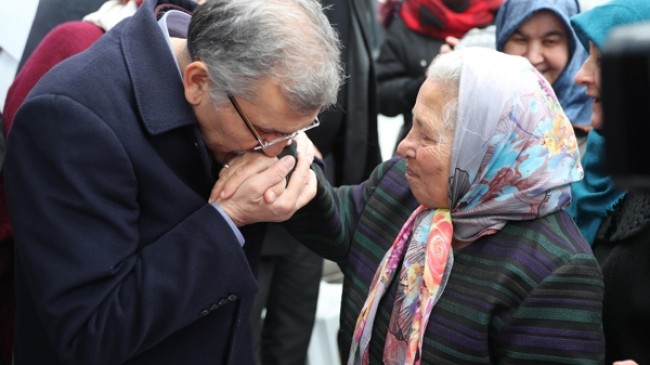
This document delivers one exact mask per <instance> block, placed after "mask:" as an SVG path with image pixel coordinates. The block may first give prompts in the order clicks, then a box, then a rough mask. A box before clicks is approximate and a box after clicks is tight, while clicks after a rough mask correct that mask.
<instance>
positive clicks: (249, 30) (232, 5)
mask: <svg viewBox="0 0 650 365" xmlns="http://www.w3.org/2000/svg"><path fill="white" fill-rule="evenodd" d="M187 38H188V39H187V47H188V51H189V56H190V58H191V59H192V61H197V60H200V61H202V62H204V63H205V64H206V65H207V67H208V72H209V74H210V79H211V81H212V88H211V90H212V91H211V96H212V99H213V100H214V102H215V103H216V104H217V105H222V103H223V102H224V101H227V99H225V94H232V95H239V96H243V97H244V98H247V99H249V100H255V98H258V97H259V98H263V97H264V96H263V95H257V96H256V95H254V87H255V86H256V85H257V83H258V82H259V81H260V80H262V79H264V78H271V79H272V80H274V81H275V82H277V84H278V85H279V86H280V88H281V90H282V93H283V95H284V96H285V97H286V98H287V100H288V101H289V104H290V105H291V107H292V108H294V109H295V110H296V111H297V112H299V113H304V114H305V115H306V114H309V113H313V112H314V110H320V109H323V108H325V107H327V106H329V105H333V104H334V103H335V102H336V96H337V93H338V89H339V87H340V84H341V82H342V78H343V68H342V66H341V63H340V60H339V56H340V50H339V42H338V37H337V35H336V32H335V31H334V29H333V28H332V26H331V25H330V23H329V21H328V20H327V17H326V16H325V14H324V13H323V8H322V6H321V4H320V1H318V0H208V1H207V2H206V3H205V4H202V5H201V6H199V7H198V8H197V9H196V10H195V12H194V14H193V15H192V20H191V22H190V27H189V31H188V37H187Z"/></svg>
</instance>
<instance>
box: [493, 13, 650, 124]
mask: <svg viewBox="0 0 650 365" xmlns="http://www.w3.org/2000/svg"><path fill="white" fill-rule="evenodd" d="M645 1H648V2H650V0H645ZM540 10H549V11H551V12H553V13H554V14H555V15H557V16H558V18H560V20H561V21H562V23H563V24H564V26H565V27H566V29H567V33H568V35H569V61H568V63H567V65H566V67H565V68H564V70H563V71H562V73H561V74H560V76H559V77H558V78H557V80H555V82H554V83H553V85H552V86H553V91H555V95H556V96H557V98H558V100H559V101H560V105H562V108H563V109H564V113H565V114H566V115H567V117H568V118H569V120H570V121H571V124H573V125H582V126H588V125H590V123H591V104H592V100H591V98H589V97H588V96H587V95H586V93H585V92H586V90H585V87H584V86H581V85H578V84H576V83H575V81H574V80H573V78H574V76H575V74H576V73H578V70H580V67H582V64H583V63H584V61H585V60H586V59H587V51H586V50H585V48H584V47H583V46H582V44H581V43H580V42H579V41H578V38H577V36H576V34H575V33H574V31H573V28H572V27H571V23H570V18H571V17H572V16H574V15H576V14H578V13H579V12H580V6H579V5H578V2H577V1H576V0H508V1H506V2H505V3H504V4H503V5H501V7H500V8H499V12H498V13H497V17H496V21H495V22H496V23H495V24H496V49H497V51H501V52H503V47H504V45H505V43H506V41H507V40H508V39H509V38H510V36H512V34H513V33H514V32H515V31H516V30H517V29H519V27H521V25H522V24H523V23H524V22H526V21H527V20H528V19H530V18H531V17H532V16H533V15H534V14H535V13H536V12H538V11H540Z"/></svg>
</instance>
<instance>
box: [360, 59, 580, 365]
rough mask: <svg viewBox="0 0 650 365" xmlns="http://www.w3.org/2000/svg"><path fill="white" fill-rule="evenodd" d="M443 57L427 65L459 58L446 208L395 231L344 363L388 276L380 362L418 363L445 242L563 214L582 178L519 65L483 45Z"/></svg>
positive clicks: (569, 132)
mask: <svg viewBox="0 0 650 365" xmlns="http://www.w3.org/2000/svg"><path fill="white" fill-rule="evenodd" d="M453 54H455V55H454V56H452V55H451V54H450V55H443V56H441V57H440V58H439V59H437V60H436V61H435V62H434V65H435V64H436V63H438V62H445V61H444V60H447V59H452V58H450V57H457V56H459V57H461V58H462V59H463V61H462V62H463V68H462V77H461V81H460V87H459V95H458V114H457V117H456V126H455V130H454V140H453V147H452V153H451V166H450V172H449V174H450V178H449V179H450V181H449V206H450V207H452V209H451V211H447V210H444V209H430V208H426V207H424V206H420V207H418V208H417V209H416V211H415V212H413V214H412V215H411V217H410V218H409V219H408V220H407V222H406V223H405V224H404V226H403V227H402V229H401V231H400V233H399V234H398V236H397V238H396V239H395V241H394V243H393V245H392V246H391V247H390V249H389V250H388V251H387V252H386V254H385V256H384V258H383V260H382V261H381V263H380V265H379V267H378V269H377V271H376V272H375V276H374V278H373V280H372V282H371V284H370V290H369V293H368V297H367V299H366V302H365V304H364V306H363V308H362V310H361V312H360V314H359V317H358V319H357V324H356V326H355V330H354V335H353V338H352V346H351V349H350V358H349V359H348V365H357V364H367V363H368V362H369V359H368V357H369V355H368V346H369V343H370V340H371V334H372V330H373V323H374V320H375V316H376V314H377V310H378V307H379V303H380V300H381V298H382V296H383V295H384V294H385V292H386V290H387V288H388V287H389V285H390V283H391V281H392V280H393V279H394V278H395V277H399V282H398V287H397V295H396V300H395V303H394V305H393V311H392V313H391V318H390V323H389V330H388V333H387V336H386V343H385V346H384V355H383V362H384V364H390V365H398V364H400V365H401V364H408V365H410V364H419V363H420V359H421V355H422V343H423V341H424V337H425V336H424V334H425V332H426V328H427V325H428V323H429V316H430V314H431V312H432V310H433V309H434V306H435V304H436V302H437V301H438V299H439V298H440V296H441V295H442V294H443V292H444V288H445V285H446V283H447V280H448V278H449V275H451V271H452V266H453V253H452V251H451V242H452V239H454V238H455V239H457V240H459V241H463V242H473V241H475V240H476V239H478V238H479V237H481V236H484V235H488V234H493V233H495V232H498V231H499V230H500V229H501V228H503V226H505V225H506V224H507V222H508V221H517V220H528V219H536V218H539V217H543V216H546V215H548V214H551V213H554V212H556V211H558V210H561V209H564V208H565V207H566V206H567V205H568V204H569V201H570V199H571V192H570V185H571V183H573V182H575V181H578V180H580V179H581V178H582V176H583V171H582V166H581V165H580V161H579V152H578V146H577V141H576V139H575V135H574V133H573V129H572V127H571V123H570V122H569V120H568V118H567V117H566V115H565V114H564V112H563V111H562V108H561V107H560V104H559V102H558V100H557V97H556V96H555V94H554V92H553V89H552V88H551V86H550V85H549V84H548V81H546V79H545V78H544V77H543V76H542V75H541V74H540V73H539V72H537V70H535V69H534V67H533V66H532V65H531V64H530V63H529V62H528V61H527V60H526V59H525V58H523V57H519V56H511V55H506V54H504V53H500V52H497V51H494V50H488V49H485V48H464V49H462V50H458V51H454V52H453ZM432 67H434V66H432ZM486 95H489V97H486ZM452 218H453V227H452ZM400 263H401V269H399V276H397V275H395V274H396V272H397V271H398V268H400Z"/></svg>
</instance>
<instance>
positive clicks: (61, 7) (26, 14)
mask: <svg viewBox="0 0 650 365" xmlns="http://www.w3.org/2000/svg"><path fill="white" fill-rule="evenodd" d="M104 1H106V0H43V1H40V0H22V1H2V2H0V111H2V102H4V100H5V97H6V92H7V89H8V88H9V85H10V84H11V82H12V81H13V79H14V77H15V76H16V74H17V73H18V71H20V69H22V67H23V65H24V64H25V62H26V61H27V59H28V58H29V56H30V55H31V54H32V51H33V50H34V49H35V48H36V46H37V45H38V44H39V43H40V42H41V40H42V39H43V37H45V35H46V34H47V33H49V32H50V31H51V30H52V29H53V28H54V27H56V26H57V25H59V24H61V23H65V22H68V21H72V20H79V19H81V18H82V17H83V16H85V15H87V14H89V13H91V12H93V11H95V10H97V9H98V8H99V7H100V6H101V5H102V3H104ZM3 112H4V111H3Z"/></svg>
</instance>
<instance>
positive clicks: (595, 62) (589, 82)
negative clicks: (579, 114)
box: [575, 42, 603, 129]
mask: <svg viewBox="0 0 650 365" xmlns="http://www.w3.org/2000/svg"><path fill="white" fill-rule="evenodd" d="M575 81H576V83H578V84H580V85H583V86H584V87H585V88H586V89H587V95H588V96H590V97H591V98H592V99H594V102H593V104H592V106H591V126H592V127H594V128H596V129H600V128H602V126H603V105H602V103H601V102H600V51H599V50H598V48H596V46H595V45H594V44H593V43H592V42H589V57H588V58H587V60H586V61H585V63H583V64H582V67H581V68H580V70H579V71H578V73H577V74H576V77H575Z"/></svg>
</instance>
